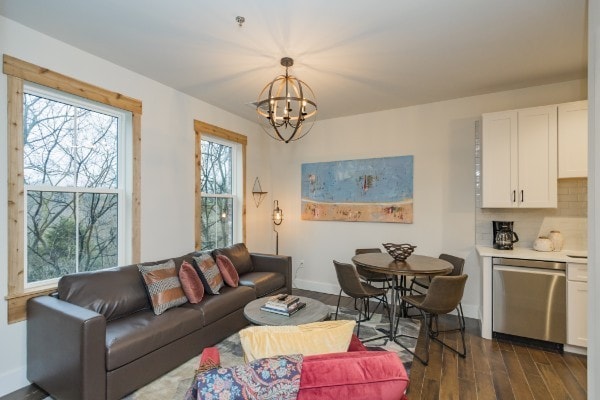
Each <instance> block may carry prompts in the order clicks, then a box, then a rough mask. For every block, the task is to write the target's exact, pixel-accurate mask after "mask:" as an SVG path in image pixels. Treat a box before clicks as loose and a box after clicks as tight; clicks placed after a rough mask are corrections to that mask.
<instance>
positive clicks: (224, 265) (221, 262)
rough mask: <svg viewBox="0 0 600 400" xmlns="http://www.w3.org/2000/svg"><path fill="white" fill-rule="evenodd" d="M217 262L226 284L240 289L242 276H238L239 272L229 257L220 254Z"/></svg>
mask: <svg viewBox="0 0 600 400" xmlns="http://www.w3.org/2000/svg"><path fill="white" fill-rule="evenodd" d="M216 262H217V267H219V271H221V276H223V280H224V281H225V283H226V284H227V285H228V286H231V287H238V285H239V283H240V276H239V275H238V273H237V270H236V269H235V267H234V266H233V263H232V262H231V260H230V259H229V258H227V256H224V255H223V254H219V255H217V257H216Z"/></svg>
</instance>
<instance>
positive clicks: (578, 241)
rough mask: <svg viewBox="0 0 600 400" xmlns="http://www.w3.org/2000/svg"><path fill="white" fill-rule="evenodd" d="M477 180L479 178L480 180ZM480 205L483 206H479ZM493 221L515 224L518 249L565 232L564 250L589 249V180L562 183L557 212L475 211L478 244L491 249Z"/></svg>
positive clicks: (553, 210) (511, 209) (545, 209)
mask: <svg viewBox="0 0 600 400" xmlns="http://www.w3.org/2000/svg"><path fill="white" fill-rule="evenodd" d="M476 179H477V177H476ZM478 204H480V203H478ZM492 221H514V223H515V224H514V230H515V232H516V233H517V234H518V235H519V242H518V243H515V246H518V247H531V246H532V244H533V241H534V240H535V239H536V238H537V237H538V236H547V235H548V234H549V233H550V231H551V230H559V231H561V233H562V235H563V237H564V240H565V241H564V246H563V248H564V249H569V250H585V249H587V179H586V178H573V179H559V180H558V207H557V208H517V209H514V208H480V207H479V205H478V207H477V209H476V210H475V224H476V225H475V234H476V238H475V242H476V244H478V245H485V246H491V245H492V243H493V233H492Z"/></svg>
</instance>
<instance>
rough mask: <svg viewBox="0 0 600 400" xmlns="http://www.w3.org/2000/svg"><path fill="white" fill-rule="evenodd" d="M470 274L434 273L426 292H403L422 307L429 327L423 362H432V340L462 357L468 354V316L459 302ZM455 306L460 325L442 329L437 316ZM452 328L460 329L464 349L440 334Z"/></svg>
mask: <svg viewBox="0 0 600 400" xmlns="http://www.w3.org/2000/svg"><path fill="white" fill-rule="evenodd" d="M467 278H468V276H467V275H458V276H449V275H444V276H434V277H433V279H432V280H431V282H430V284H429V289H428V290H427V294H417V295H408V296H402V300H403V301H405V302H406V303H408V304H410V305H411V306H413V307H415V308H417V309H418V310H419V312H420V313H421V316H422V318H423V323H424V324H425V326H426V329H427V333H426V335H425V351H426V357H425V359H424V360H423V359H421V358H419V360H421V362H422V363H423V364H424V365H427V364H428V363H429V344H430V340H434V341H436V342H438V343H441V344H442V345H443V346H444V347H446V348H448V349H449V350H451V351H453V352H455V353H456V354H458V355H459V356H460V357H462V358H465V357H466V356H467V347H466V345H465V320H464V315H463V313H462V308H461V307H460V302H461V300H462V297H463V293H464V290H465V284H466V282H467ZM454 310H456V312H457V319H458V328H456V329H448V330H443V331H441V330H439V324H438V316H439V315H442V314H449V313H450V312H452V311H454ZM434 322H435V328H434ZM453 331H460V335H461V339H462V351H460V350H458V349H456V348H454V347H451V346H450V345H448V344H447V343H444V341H442V340H441V339H439V338H438V336H439V334H440V333H442V332H453Z"/></svg>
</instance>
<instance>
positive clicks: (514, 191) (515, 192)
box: [513, 190, 517, 203]
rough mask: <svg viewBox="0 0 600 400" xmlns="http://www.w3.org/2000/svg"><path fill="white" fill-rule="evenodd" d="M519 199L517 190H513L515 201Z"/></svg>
mask: <svg viewBox="0 0 600 400" xmlns="http://www.w3.org/2000/svg"><path fill="white" fill-rule="evenodd" d="M516 201H517V191H516V190H513V203H514V202H516Z"/></svg>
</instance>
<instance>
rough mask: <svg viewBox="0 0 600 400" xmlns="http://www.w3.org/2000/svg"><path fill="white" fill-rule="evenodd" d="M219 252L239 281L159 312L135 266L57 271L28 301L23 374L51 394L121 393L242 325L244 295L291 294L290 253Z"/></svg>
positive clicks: (85, 398)
mask: <svg viewBox="0 0 600 400" xmlns="http://www.w3.org/2000/svg"><path fill="white" fill-rule="evenodd" d="M197 254H198V253H189V254H186V255H184V256H181V257H177V258H174V261H175V263H176V265H177V267H179V266H181V263H182V262H183V260H187V261H188V262H191V261H192V257H193V256H194V255H197ZM217 254H224V255H226V256H228V257H229V258H230V259H231V261H232V263H233V264H234V266H235V267H236V270H237V271H238V274H239V276H240V285H239V286H238V287H236V288H232V287H228V286H226V287H223V288H222V289H221V291H220V294H218V295H205V297H204V298H203V299H202V301H201V302H200V303H198V304H190V303H186V304H184V305H182V306H179V307H176V308H172V309H170V310H167V311H166V312H164V313H163V314H161V315H158V316H156V315H155V314H154V313H153V311H152V307H151V304H150V302H149V298H148V295H147V293H146V288H145V286H144V283H143V279H142V277H141V274H140V273H139V270H138V266H137V265H129V266H125V267H117V268H112V269H107V270H102V271H96V272H83V273H78V274H72V275H67V276H65V277H63V278H61V280H60V281H59V284H58V292H57V293H55V294H54V295H51V296H41V297H37V298H33V299H31V300H30V301H29V302H28V304H27V314H28V320H27V378H28V379H29V380H30V381H31V382H32V383H35V384H37V385H38V386H40V387H41V388H42V389H44V390H45V391H47V392H48V393H50V394H51V395H52V396H53V397H54V398H56V399H67V400H68V399H73V400H95V399H119V398H122V397H123V396H125V395H127V394H129V393H131V392H133V391H134V390H136V389H138V388H140V387H142V386H144V385H146V384H147V383H149V382H151V381H153V380H154V379H156V378H158V377H160V376H161V375H163V374H165V373H166V372H168V371H170V370H171V369H173V368H175V367H177V366H178V365H180V364H182V363H184V362H185V361H187V360H189V359H190V358H192V357H194V356H195V355H198V354H200V353H201V352H202V350H203V349H204V348H205V347H208V346H213V345H214V344H216V343H218V342H220V341H221V340H223V339H224V338H226V337H228V336H230V335H231V334H233V333H235V332H237V331H239V330H240V329H241V328H243V327H244V326H246V325H248V322H247V320H246V319H245V318H244V316H243V309H244V306H245V305H246V304H248V302H250V301H252V300H254V299H256V298H258V297H263V296H267V295H272V294H276V293H291V289H292V280H291V279H292V261H291V257H287V256H275V255H266V254H256V253H248V250H247V249H246V246H245V245H243V244H237V245H233V246H231V247H227V248H222V249H217V250H214V251H213V256H216V255H217ZM164 261H166V260H161V261H156V262H148V263H144V264H157V263H160V262H164Z"/></svg>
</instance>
